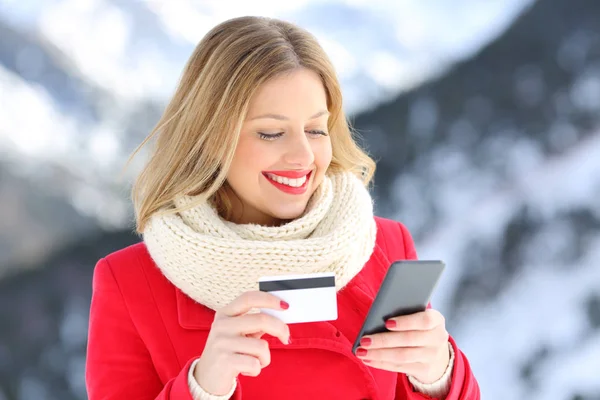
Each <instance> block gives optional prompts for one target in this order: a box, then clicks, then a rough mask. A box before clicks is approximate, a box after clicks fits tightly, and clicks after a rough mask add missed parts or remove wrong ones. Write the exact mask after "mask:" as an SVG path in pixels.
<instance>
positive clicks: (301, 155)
mask: <svg viewBox="0 0 600 400" xmlns="http://www.w3.org/2000/svg"><path fill="white" fill-rule="evenodd" d="M283 160H284V161H285V162H286V163H287V164H290V165H296V166H298V167H308V166H310V165H312V163H313V162H314V161H315V153H314V151H313V149H312V147H311V144H310V141H309V139H308V137H306V134H305V133H304V130H302V131H301V133H300V134H294V135H290V140H289V142H288V143H287V148H286V151H285V155H284V158H283Z"/></svg>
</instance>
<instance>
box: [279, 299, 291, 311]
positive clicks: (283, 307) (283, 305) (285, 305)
mask: <svg viewBox="0 0 600 400" xmlns="http://www.w3.org/2000/svg"><path fill="white" fill-rule="evenodd" d="M280 305H281V308H282V309H284V310H287V309H288V308H290V305H289V304H288V303H286V302H285V301H283V300H281V304H280Z"/></svg>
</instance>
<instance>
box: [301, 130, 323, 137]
mask: <svg viewBox="0 0 600 400" xmlns="http://www.w3.org/2000/svg"><path fill="white" fill-rule="evenodd" d="M306 132H308V133H310V134H311V135H317V136H327V132H325V131H321V130H319V129H312V130H310V131H306Z"/></svg>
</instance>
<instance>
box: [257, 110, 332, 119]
mask: <svg viewBox="0 0 600 400" xmlns="http://www.w3.org/2000/svg"><path fill="white" fill-rule="evenodd" d="M323 115H329V111H327V110H322V111H319V112H318V113H316V114H315V115H313V116H312V117H310V118H309V119H316V118H319V117H320V116H323ZM263 118H271V119H277V120H279V121H288V120H289V118H288V117H286V116H284V115H279V114H263V115H259V116H256V117H253V118H250V119H249V121H254V120H255V119H263Z"/></svg>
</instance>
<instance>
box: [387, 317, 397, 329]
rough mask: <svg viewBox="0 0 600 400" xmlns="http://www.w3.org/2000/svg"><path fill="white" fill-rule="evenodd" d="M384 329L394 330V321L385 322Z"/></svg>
mask: <svg viewBox="0 0 600 400" xmlns="http://www.w3.org/2000/svg"><path fill="white" fill-rule="evenodd" d="M385 327H386V328H388V329H390V328H395V327H396V321H394V320H393V319H389V320H387V321H385Z"/></svg>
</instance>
